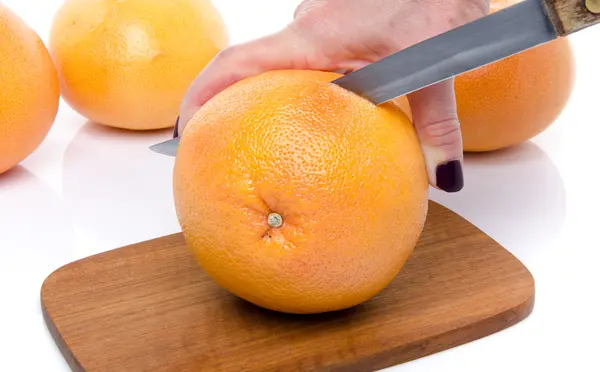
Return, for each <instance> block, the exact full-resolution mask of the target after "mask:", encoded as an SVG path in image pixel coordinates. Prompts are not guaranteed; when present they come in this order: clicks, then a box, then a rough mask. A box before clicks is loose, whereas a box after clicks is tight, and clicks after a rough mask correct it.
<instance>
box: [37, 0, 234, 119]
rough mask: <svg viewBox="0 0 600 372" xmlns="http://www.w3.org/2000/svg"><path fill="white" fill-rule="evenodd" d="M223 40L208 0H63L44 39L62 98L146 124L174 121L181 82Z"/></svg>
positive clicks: (92, 114)
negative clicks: (52, 60)
mask: <svg viewBox="0 0 600 372" xmlns="http://www.w3.org/2000/svg"><path fill="white" fill-rule="evenodd" d="M227 43H228V36H227V32H226V28H225V25H224V23H223V21H222V19H221V16H220V14H219V13H218V12H217V9H216V8H215V7H214V6H213V5H212V3H211V2H210V0H169V1H163V0H120V1H113V0H67V1H65V3H64V4H63V6H62V7H61V8H60V9H59V11H58V12H57V14H56V15H55V17H54V20H53V23H52V30H51V36H50V43H49V46H50V52H51V53H52V56H53V58H54V60H55V61H56V65H57V68H58V71H59V77H60V83H61V87H62V92H63V97H64V99H65V101H66V102H68V103H69V105H70V106H72V107H73V108H74V109H75V110H76V111H77V112H79V113H80V114H81V115H83V116H85V117H87V118H88V119H90V120H91V121H94V122H97V123H100V124H104V125H108V126H112V127H118V128H125V129H133V130H147V129H161V128H167V127H172V126H174V124H175V120H176V118H177V115H178V111H179V104H180V103H181V100H182V98H183V95H184V93H185V92H186V90H187V88H188V87H189V85H190V84H191V82H192V81H193V80H194V78H195V77H196V76H197V75H198V74H199V73H200V71H201V70H202V69H203V68H204V66H205V65H206V64H207V63H208V62H209V61H210V60H211V59H212V58H213V57H214V56H215V55H216V54H217V53H218V52H219V51H220V50H221V49H222V48H224V47H226V46H227Z"/></svg>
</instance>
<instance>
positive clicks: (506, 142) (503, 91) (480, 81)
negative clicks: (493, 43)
mask: <svg viewBox="0 0 600 372" xmlns="http://www.w3.org/2000/svg"><path fill="white" fill-rule="evenodd" d="M519 1H520V0H492V2H491V11H492V12H495V11H498V10H501V9H504V8H506V7H508V6H511V5H514V4H516V3H518V2H519ZM574 81H575V61H574V56H573V51H572V49H571V44H570V41H569V39H568V38H559V39H557V40H554V41H551V42H549V43H546V44H543V45H540V46H537V47H535V48H532V49H529V50H526V51H523V52H521V53H519V54H516V55H513V56H511V57H508V58H505V59H503V60H500V61H497V62H494V63H492V64H489V65H487V66H483V67H480V68H478V69H475V70H473V71H470V72H467V73H465V74H462V75H459V76H457V77H456V79H455V91H456V100H457V108H458V117H459V120H460V123H461V131H462V137H463V148H464V150H465V151H466V152H481V151H492V150H498V149H501V148H506V147H510V146H513V145H517V144H519V143H522V142H525V141H527V140H529V139H531V138H533V137H535V136H536V135H538V134H540V133H541V132H543V131H544V130H546V129H547V128H548V127H549V126H550V125H552V123H554V122H555V120H556V119H557V118H558V116H559V115H560V114H561V113H562V111H563V110H564V108H565V106H566V105H567V103H568V101H569V98H570V96H571V92H572V90H573V85H574Z"/></svg>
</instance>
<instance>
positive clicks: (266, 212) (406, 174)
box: [174, 71, 429, 313]
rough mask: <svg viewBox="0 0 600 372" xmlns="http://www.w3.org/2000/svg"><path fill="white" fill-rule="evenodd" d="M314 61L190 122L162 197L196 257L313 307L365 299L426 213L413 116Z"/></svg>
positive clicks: (277, 304)
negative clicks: (313, 66) (356, 89)
mask: <svg viewBox="0 0 600 372" xmlns="http://www.w3.org/2000/svg"><path fill="white" fill-rule="evenodd" d="M339 76H340V75H338V74H335V73H328V72H319V71H271V72H267V73H264V74H261V75H258V76H255V77H251V78H248V79H245V80H243V81H241V82H239V83H237V84H234V85H233V86H231V87H229V88H227V89H226V90H224V91H223V92H221V93H219V94H218V95H216V96H215V97H214V98H213V99H211V100H210V101H209V102H208V103H207V104H206V105H204V106H203V107H202V108H201V109H200V110H199V111H198V112H197V114H196V115H195V116H194V117H193V118H192V119H191V120H190V122H189V123H188V125H187V126H186V130H185V132H184V133H183V136H182V139H181V143H180V146H179V150H178V154H177V158H176V162H175V170H174V195H175V205H176V211H177V215H178V218H179V221H180V223H181V226H182V230H183V234H184V236H185V238H186V241H187V243H188V246H189V247H190V249H191V250H192V252H193V253H194V255H195V257H196V259H197V260H198V263H199V264H200V266H201V267H202V268H203V269H204V270H205V271H206V272H207V273H208V275H210V276H211V277H212V278H213V279H214V280H215V281H216V282H217V283H219V284H220V285H221V286H223V287H224V288H226V289H227V290H229V291H230V292H232V293H233V294H235V295H237V296H239V297H241V298H243V299H245V300H247V301H250V302H252V303H254V304H256V305H259V306H262V307H265V308H268V309H272V310H276V311H282V312H289V313H319V312H326V311H333V310H341V309H345V308H349V307H353V306H355V305H357V304H360V303H362V302H364V301H367V300H369V299H370V298H372V297H373V296H375V295H376V294H377V293H378V292H380V291H381V290H382V289H383V288H385V287H386V286H387V285H388V284H389V283H390V281H391V280H392V279H393V278H394V277H395V276H396V275H397V274H398V272H399V271H400V270H401V268H402V267H403V265H404V263H405V261H406V259H407V258H408V256H409V255H410V254H411V252H412V251H413V248H414V247H415V245H416V243H417V241H418V239H419V236H420V234H421V232H422V228H423V224H424V222H425V218H426V214H427V206H428V204H427V203H428V187H429V184H428V180H427V173H426V169H425V164H424V160H423V155H422V152H421V147H420V144H419V141H418V139H417V136H416V133H415V130H414V127H413V125H412V123H411V121H410V120H409V119H408V117H407V116H406V115H405V114H404V112H402V111H401V110H400V109H398V108H397V107H396V106H395V105H393V104H391V103H390V104H383V105H379V106H375V105H373V104H372V103H370V102H368V101H367V100H364V99H362V98H360V97H359V96H357V95H355V94H353V93H351V92H349V91H346V90H344V89H342V88H340V87H337V86H335V85H334V84H330V81H332V80H334V79H335V78H337V77H339Z"/></svg>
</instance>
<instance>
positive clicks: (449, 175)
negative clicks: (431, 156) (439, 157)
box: [435, 160, 464, 192]
mask: <svg viewBox="0 0 600 372" xmlns="http://www.w3.org/2000/svg"><path fill="white" fill-rule="evenodd" d="M435 178H436V182H437V187H439V188H440V189H442V190H444V191H446V192H457V191H460V190H461V189H462V188H463V186H464V178H463V171H462V165H461V162H460V161H459V160H452V161H449V162H447V163H442V164H440V165H438V167H437V168H436V170H435Z"/></svg>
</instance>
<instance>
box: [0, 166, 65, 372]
mask: <svg viewBox="0 0 600 372" xmlns="http://www.w3.org/2000/svg"><path fill="white" fill-rule="evenodd" d="M0 208H1V209H0V273H1V275H2V276H3V277H2V278H3V280H0V295H1V296H2V297H1V298H2V299H1V300H0V304H1V305H2V310H1V311H0V314H1V316H0V334H1V335H2V339H3V340H4V341H3V343H2V345H3V349H2V352H0V356H1V357H0V360H1V363H2V364H1V365H2V366H18V370H22V371H39V370H40V368H39V367H40V365H54V366H58V365H63V364H64V360H63V359H62V357H61V355H60V354H59V353H58V351H57V350H58V349H57V348H56V347H53V345H52V338H51V336H50V334H49V333H48V331H47V329H46V326H45V324H44V321H43V318H42V313H41V307H40V289H41V286H42V283H43V281H44V279H46V277H47V276H48V275H49V274H50V273H51V272H52V271H54V270H55V269H57V268H59V267H60V266H63V265H65V264H67V263H69V262H70V261H71V260H72V259H73V255H72V254H73V231H72V230H71V225H70V221H69V220H68V217H67V214H66V212H65V210H64V207H63V205H62V201H61V200H60V198H59V196H58V195H57V194H56V193H55V192H54V191H53V190H52V189H51V188H50V187H49V186H48V185H46V184H44V183H43V182H41V181H40V180H39V179H38V178H36V177H35V176H34V175H33V174H31V173H30V172H29V171H28V170H26V169H25V168H24V167H21V166H18V167H16V168H14V169H13V170H11V171H9V172H7V173H5V174H2V175H0ZM64 365H65V366H66V364H64ZM0 370H3V371H4V370H8V369H4V368H2V367H0ZM10 370H15V369H10Z"/></svg>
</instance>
